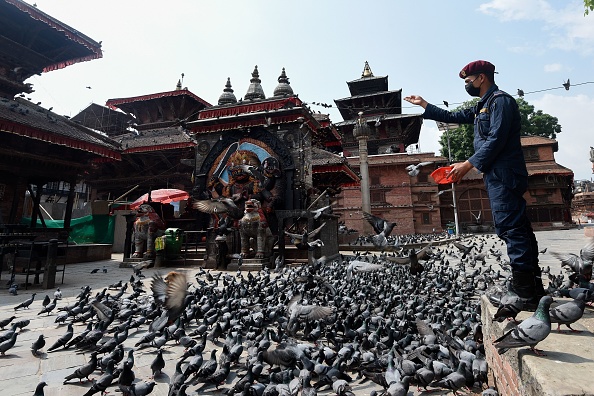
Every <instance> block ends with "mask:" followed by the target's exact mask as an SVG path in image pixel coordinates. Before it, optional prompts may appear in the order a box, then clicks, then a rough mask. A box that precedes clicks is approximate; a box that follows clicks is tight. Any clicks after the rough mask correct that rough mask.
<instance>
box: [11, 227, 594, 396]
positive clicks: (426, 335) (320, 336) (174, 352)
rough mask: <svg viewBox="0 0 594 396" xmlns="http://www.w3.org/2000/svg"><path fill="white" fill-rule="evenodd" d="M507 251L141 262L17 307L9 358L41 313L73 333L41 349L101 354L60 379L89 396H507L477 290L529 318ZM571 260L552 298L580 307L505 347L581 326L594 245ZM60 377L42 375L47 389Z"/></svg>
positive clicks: (468, 248)
mask: <svg viewBox="0 0 594 396" xmlns="http://www.w3.org/2000/svg"><path fill="white" fill-rule="evenodd" d="M372 220H373V219H372ZM390 227H392V228H393V226H391V225H390V224H387V225H383V226H378V227H377V228H376V232H377V235H379V234H381V233H382V232H383V233H384V235H383V237H384V238H387V237H388V236H389V233H390V231H391V228H390ZM374 228H375V227H374ZM388 228H390V231H387V230H388ZM378 229H379V231H378ZM386 234H388V235H386ZM426 238H429V239H433V238H435V236H429V237H426ZM377 239H378V238H376V239H375V240H377ZM371 240H373V238H372V239H371ZM421 240H423V237H421V236H417V237H415V241H421ZM391 245H394V244H393V243H392V244H391ZM502 246H503V245H502V243H501V241H499V240H498V239H497V238H496V237H494V236H481V237H476V236H475V237H469V238H468V239H467V240H466V241H465V244H462V243H459V242H454V241H453V240H452V241H451V242H449V243H447V244H444V245H441V246H432V245H431V244H430V243H429V244H428V245H427V246H426V247H425V248H423V249H419V250H415V249H413V248H407V245H406V244H403V245H402V246H400V247H399V249H388V250H387V251H385V252H382V253H381V254H371V253H369V252H359V251H353V254H352V255H348V256H340V257H337V258H336V259H333V260H329V259H327V258H325V257H322V258H319V259H316V260H313V261H312V262H310V263H309V264H307V265H303V266H300V267H285V268H282V269H281V270H279V272H278V273H277V272H273V271H270V270H268V269H263V270H261V271H258V272H248V273H244V272H241V271H238V272H237V273H229V272H216V273H215V272H211V271H209V270H203V269H200V270H199V271H198V272H197V273H196V274H195V275H194V276H191V275H190V272H183V271H172V272H170V273H168V274H167V275H166V276H164V277H162V276H161V275H158V274H155V275H153V277H152V278H151V279H144V276H143V275H142V271H141V269H140V268H136V269H135V270H134V274H133V275H132V276H131V277H130V279H129V281H128V282H125V283H124V282H123V281H120V282H118V283H116V284H113V285H110V286H109V287H107V288H105V289H103V290H100V291H98V292H93V291H92V290H91V289H90V287H88V286H87V287H83V288H82V289H81V292H80V294H79V295H78V296H77V297H76V298H72V299H70V301H69V304H68V305H66V303H62V304H60V302H61V301H62V300H61V295H60V294H59V293H60V292H59V290H58V291H56V294H55V295H54V298H53V299H50V298H49V297H47V300H46V301H43V302H40V301H39V300H36V299H35V296H36V295H35V294H32V295H31V297H30V298H28V299H27V300H25V301H23V302H21V303H19V304H18V305H15V307H14V311H15V315H13V316H12V317H9V318H0V328H2V329H5V328H8V330H4V332H3V333H1V334H0V361H1V359H2V358H3V357H4V356H5V355H7V354H10V353H11V351H10V350H11V348H13V347H14V345H15V344H16V343H17V341H18V335H19V334H20V333H21V332H22V331H24V330H26V327H27V325H28V324H29V319H27V317H30V316H31V314H30V312H32V313H35V311H37V312H38V315H46V316H49V315H53V316H55V323H56V325H57V326H63V327H64V328H65V332H64V334H63V335H62V336H60V337H59V338H57V339H47V338H45V337H44V335H43V334H41V335H39V338H38V339H37V340H36V341H35V342H33V344H32V345H31V352H32V353H33V355H35V356H39V357H42V356H44V355H45V354H60V353H62V354H67V353H72V352H73V351H76V352H77V353H85V354H86V355H88V356H89V360H88V362H87V363H86V364H84V365H82V366H80V367H77V368H73V370H72V373H71V374H70V375H68V376H66V377H65V378H64V380H63V384H49V386H51V387H54V386H64V385H65V386H81V385H78V384H79V383H82V382H83V381H88V380H89V379H90V377H91V376H95V377H96V378H95V380H94V381H93V382H92V383H91V384H90V385H86V387H85V389H84V391H83V393H84V395H85V396H89V395H93V394H104V392H106V391H108V390H109V391H111V390H112V389H119V390H120V391H121V392H122V393H123V395H134V396H143V395H148V394H150V393H151V392H153V390H154V389H155V387H156V386H158V385H159V384H160V381H163V378H166V381H167V382H168V395H170V396H173V395H193V394H196V395H204V394H221V393H225V394H227V395H252V396H268V395H283V396H288V395H293V396H296V395H306V396H311V395H316V394H318V393H320V394H336V395H338V396H349V395H355V394H362V389H365V390H366V392H370V394H371V395H386V396H404V395H408V394H409V392H410V391H412V390H413V389H411V387H412V386H415V387H416V388H417V390H418V391H419V392H421V391H424V390H444V389H445V390H450V391H452V392H453V393H454V394H457V392H458V391H459V390H462V389H472V390H473V392H477V393H479V394H481V392H482V394H483V395H496V394H497V392H496V390H495V389H494V387H493V386H489V385H492V384H490V383H489V380H488V375H487V373H488V367H487V363H486V359H485V350H484V345H483V341H484V340H483V333H482V324H481V321H480V316H481V306H480V301H479V299H478V298H477V297H478V296H479V295H481V294H483V293H487V294H488V296H489V298H491V300H492V301H494V302H495V303H496V304H497V305H498V306H499V311H498V313H497V315H496V320H505V318H515V316H516V314H517V312H519V310H521V309H522V308H521V303H520V302H518V301H517V299H514V298H513V296H512V295H510V293H508V292H507V291H506V288H505V287H501V286H500V285H501V284H502V283H503V282H504V281H505V279H506V272H505V269H506V268H507V265H506V263H503V262H502V263H501V267H502V268H503V270H500V269H497V270H495V269H493V268H491V266H486V265H482V262H484V260H485V256H486V255H487V254H489V255H492V256H493V257H496V258H497V259H498V260H500V257H501V255H502V253H501V250H500V248H501V247H502ZM559 257H563V258H562V260H564V261H562V263H563V265H565V266H567V267H569V268H570V270H571V276H570V277H569V279H566V277H565V276H564V275H563V274H560V275H559V276H556V275H552V274H550V273H549V274H548V275H549V281H550V282H549V292H551V293H557V294H561V295H566V296H571V297H573V298H574V299H573V301H571V302H569V303H566V304H562V305H558V306H556V307H554V308H552V309H550V306H551V302H552V298H551V297H548V296H547V297H544V298H543V299H542V300H541V302H540V305H539V307H538V309H537V310H536V312H535V313H534V315H533V316H531V317H529V318H528V319H526V320H524V321H522V322H521V323H519V324H517V326H515V327H513V328H512V329H511V330H510V331H509V332H508V333H506V334H505V335H503V336H502V337H501V338H500V339H498V340H495V347H496V348H497V349H498V352H499V353H505V352H506V351H507V350H509V349H511V348H520V347H529V348H531V349H532V350H533V351H534V352H535V353H541V352H540V351H539V350H537V349H535V347H536V345H537V344H538V343H539V342H540V341H542V340H543V339H544V338H546V337H547V336H548V334H549V333H550V332H551V323H558V324H559V325H561V324H564V325H566V326H567V327H569V328H570V329H571V324H572V323H574V322H575V321H577V320H579V318H580V317H581V315H582V314H583V312H584V307H585V305H586V303H588V302H591V301H592V292H593V287H592V286H593V285H592V284H591V283H589V281H590V279H589V278H588V277H589V276H590V277H591V269H592V261H593V259H594V241H593V242H591V243H589V244H588V245H586V246H585V247H584V249H583V250H582V252H581V255H580V256H577V255H563V256H559ZM545 272H546V271H545ZM588 274H589V275H588ZM576 286H577V287H576ZM516 297H517V296H516ZM518 304H520V305H518ZM24 312H26V313H24ZM572 330H573V329H572ZM46 347H47V348H46ZM147 354H150V356H151V358H152V362H151V365H150V368H151V372H152V377H151V378H142V379H141V378H137V376H136V374H135V369H137V366H135V361H136V360H135V359H138V357H139V356H145V355H147ZM164 354H166V355H167V356H168V359H164V356H163V355H164ZM171 357H174V358H173V359H171ZM165 373H168V374H165ZM47 385H48V384H46V383H45V382H41V383H39V385H38V387H37V389H36V391H35V394H34V395H35V396H41V395H43V389H44V387H45V386H47ZM85 392H86V393H85Z"/></svg>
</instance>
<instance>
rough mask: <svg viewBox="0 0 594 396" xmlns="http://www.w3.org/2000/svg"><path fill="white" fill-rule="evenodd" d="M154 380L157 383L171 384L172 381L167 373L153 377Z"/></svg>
mask: <svg viewBox="0 0 594 396" xmlns="http://www.w3.org/2000/svg"><path fill="white" fill-rule="evenodd" d="M153 381H155V382H157V383H161V384H169V383H171V378H170V377H169V375H167V374H165V373H161V374H159V375H156V376H155V377H153Z"/></svg>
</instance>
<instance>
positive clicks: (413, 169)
mask: <svg viewBox="0 0 594 396" xmlns="http://www.w3.org/2000/svg"><path fill="white" fill-rule="evenodd" d="M432 163H433V162H432V161H426V162H420V163H418V164H417V165H408V166H407V167H406V170H407V171H408V174H409V176H412V177H415V176H417V175H418V174H419V173H421V167H423V166H427V165H431V164H432Z"/></svg>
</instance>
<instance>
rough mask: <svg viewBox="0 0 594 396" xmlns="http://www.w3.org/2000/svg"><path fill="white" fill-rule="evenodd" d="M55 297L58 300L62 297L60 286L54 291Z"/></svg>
mask: <svg viewBox="0 0 594 396" xmlns="http://www.w3.org/2000/svg"><path fill="white" fill-rule="evenodd" d="M54 298H57V299H58V300H61V299H62V291H61V290H60V288H59V287H58V288H57V289H56V291H55V292H54Z"/></svg>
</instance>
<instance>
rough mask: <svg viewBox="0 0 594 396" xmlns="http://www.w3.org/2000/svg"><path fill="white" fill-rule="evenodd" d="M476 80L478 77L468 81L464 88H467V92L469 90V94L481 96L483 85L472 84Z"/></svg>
mask: <svg viewBox="0 0 594 396" xmlns="http://www.w3.org/2000/svg"><path fill="white" fill-rule="evenodd" d="M477 78H478V77H477ZM475 80H476V78H475V79H474V80H472V81H469V82H467V83H466V85H465V86H464V88H466V92H468V95H470V96H477V97H480V96H481V87H480V86H479V87H475V86H474V85H472V84H473V83H474V81H475Z"/></svg>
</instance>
